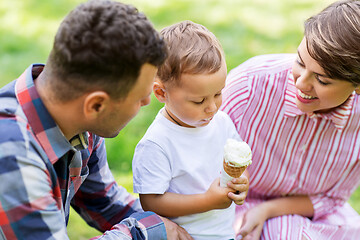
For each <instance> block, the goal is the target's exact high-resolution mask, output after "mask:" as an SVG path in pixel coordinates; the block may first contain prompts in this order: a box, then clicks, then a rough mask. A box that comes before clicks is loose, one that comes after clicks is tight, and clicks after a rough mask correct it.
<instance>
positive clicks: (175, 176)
mask: <svg viewBox="0 0 360 240" xmlns="http://www.w3.org/2000/svg"><path fill="white" fill-rule="evenodd" d="M161 34H162V35H163V36H164V39H165V40H166V41H167V43H168V49H169V56H168V58H167V60H166V62H165V63H164V64H163V65H162V66H161V67H160V68H159V71H158V75H157V78H156V81H155V83H154V87H153V91H154V94H155V96H156V97H157V99H158V100H159V101H160V102H163V103H165V106H164V108H162V109H161V110H160V111H159V113H158V115H157V116H156V118H155V120H154V122H153V123H152V124H151V126H150V127H149V129H148V130H147V132H146V134H145V135H144V137H143V138H142V140H141V141H140V142H139V144H138V145H137V147H136V150H135V154H134V161H133V174H134V192H136V193H139V194H140V201H141V204H142V207H143V208H144V210H149V211H153V212H156V213H157V214H159V215H163V216H166V217H170V218H171V219H172V220H173V221H174V222H176V223H178V224H179V225H181V226H182V227H184V228H185V230H187V231H188V232H189V233H190V234H191V235H192V237H193V238H194V239H198V240H201V239H206V240H211V239H221V240H224V239H233V238H234V231H233V228H232V223H233V219H234V213H235V209H234V208H235V205H234V204H232V200H234V201H235V203H237V204H242V203H243V201H244V199H245V197H246V194H247V190H248V182H247V178H246V177H242V178H239V179H234V180H233V182H230V183H228V187H230V188H222V187H220V186H219V178H218V177H219V174H220V171H221V166H222V162H223V147H224V145H225V142H226V140H227V139H228V138H234V139H237V140H239V135H238V133H237V131H236V129H235V127H234V125H233V123H232V121H231V120H230V118H229V117H228V116H227V115H226V114H225V113H223V112H218V109H219V107H220V105H221V103H222V95H221V91H222V89H223V88H224V86H225V79H226V75H227V69H226V63H225V59H224V53H223V50H222V48H221V45H220V43H219V42H218V40H217V39H216V37H215V36H214V35H213V34H212V33H211V32H210V31H208V30H207V29H206V28H205V27H203V26H201V25H199V24H195V23H193V22H191V21H184V22H180V23H178V24H174V25H172V26H169V27H167V28H165V29H163V30H162V32H161ZM235 191H240V192H241V193H240V194H239V195H236V194H234V193H233V192H235Z"/></svg>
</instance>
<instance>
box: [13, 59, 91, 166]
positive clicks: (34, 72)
mask: <svg viewBox="0 0 360 240" xmlns="http://www.w3.org/2000/svg"><path fill="white" fill-rule="evenodd" d="M43 68H44V65H43V64H32V65H30V67H29V68H27V69H26V70H25V72H24V73H23V74H22V75H21V76H20V77H19V78H18V79H17V81H16V84H15V93H16V98H17V99H18V101H19V103H20V105H21V108H22V110H23V111H24V114H25V116H26V118H27V120H28V123H29V125H30V127H31V130H32V132H33V133H34V136H35V138H36V139H37V141H38V143H39V144H40V145H41V146H42V148H43V149H44V151H45V153H46V155H47V156H48V158H49V160H50V162H51V163H52V164H54V163H55V162H56V161H57V160H58V159H59V158H61V157H62V156H63V155H64V154H65V153H67V152H68V151H69V150H73V151H76V150H78V149H84V148H86V147H87V137H88V136H87V134H80V135H81V136H80V135H78V136H75V137H74V138H73V139H71V142H72V144H70V142H69V141H68V140H67V139H66V138H65V136H64V135H63V133H62V132H61V130H60V128H59V127H58V126H57V125H56V123H55V121H54V119H53V118H52V117H51V115H50V114H49V112H48V111H47V109H46V107H45V105H44V103H43V102H42V100H41V98H40V96H39V94H38V92H37V90H36V87H35V85H34V80H35V79H36V78H37V77H38V76H39V74H40V73H41V72H42V70H43ZM75 139H77V140H75ZM74 140H75V141H74Z"/></svg>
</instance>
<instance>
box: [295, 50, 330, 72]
mask: <svg viewBox="0 0 360 240" xmlns="http://www.w3.org/2000/svg"><path fill="white" fill-rule="evenodd" d="M297 54H298V56H299V58H300V61H301V63H302V64H303V65H304V66H305V63H304V61H303V60H302V58H301V55H300V52H299V49H298V50H297ZM305 67H306V66H305ZM313 73H315V74H316V75H318V76H320V77H324V78H330V77H329V76H327V75H325V74H321V73H317V72H313Z"/></svg>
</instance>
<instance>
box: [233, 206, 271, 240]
mask: <svg viewBox="0 0 360 240" xmlns="http://www.w3.org/2000/svg"><path fill="white" fill-rule="evenodd" d="M268 218H269V217H268V209H267V208H266V205H265V204H259V205H257V206H255V207H253V208H251V209H249V210H248V211H247V212H246V213H245V214H244V218H243V222H242V225H241V228H240V231H239V234H240V235H241V236H242V238H241V239H244V240H258V239H260V235H261V232H262V228H263V225H264V223H265V221H266V220H267V219H268Z"/></svg>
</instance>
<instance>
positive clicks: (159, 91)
mask: <svg viewBox="0 0 360 240" xmlns="http://www.w3.org/2000/svg"><path fill="white" fill-rule="evenodd" d="M153 92H154V95H155V97H156V98H157V99H158V100H159V102H161V103H165V100H166V90H165V86H164V84H163V83H162V82H161V81H160V80H159V79H157V78H156V79H155V82H154V85H153Z"/></svg>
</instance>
